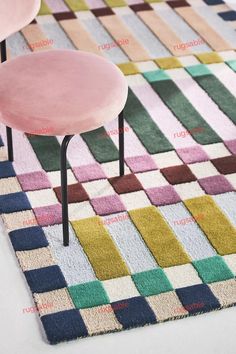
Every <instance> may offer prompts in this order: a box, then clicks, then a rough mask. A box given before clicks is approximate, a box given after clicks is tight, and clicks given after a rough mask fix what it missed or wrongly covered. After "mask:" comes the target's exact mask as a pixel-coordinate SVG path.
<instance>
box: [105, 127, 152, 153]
mask: <svg viewBox="0 0 236 354" xmlns="http://www.w3.org/2000/svg"><path fill="white" fill-rule="evenodd" d="M124 126H125V127H127V128H128V131H127V132H126V131H124V140H125V157H131V156H139V155H145V154H147V150H146V149H145V147H144V146H143V144H142V143H141V142H140V141H139V139H138V138H137V136H136V135H135V133H134V132H133V129H132V128H131V127H130V126H129V125H128V123H126V121H125V124H124ZM105 128H106V131H107V133H108V134H109V136H110V138H111V139H112V141H113V142H114V144H115V145H116V147H117V148H118V146H119V144H118V134H116V135H112V134H110V132H111V131H112V130H117V129H118V122H117V120H115V121H113V122H110V123H109V124H107V125H106V127H105Z"/></svg>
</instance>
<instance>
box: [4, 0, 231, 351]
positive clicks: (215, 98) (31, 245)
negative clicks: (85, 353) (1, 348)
mask: <svg viewBox="0 0 236 354" xmlns="http://www.w3.org/2000/svg"><path fill="white" fill-rule="evenodd" d="M235 10H236V5H235V4H233V2H232V1H230V0H228V1H225V2H223V1H221V0H205V1H204V2H203V1H201V0H196V1H194V0H188V1H183V0H177V1H167V2H166V3H165V2H159V1H155V0H154V1H153V0H150V1H149V0H147V1H145V2H143V1H142V0H126V1H124V0H105V2H103V1H102V0H85V1H83V0H65V1H63V0H44V1H43V3H42V8H41V11H40V15H39V16H38V17H37V18H36V20H35V21H34V22H33V23H32V24H30V25H29V26H27V27H26V28H24V29H23V30H22V31H21V32H20V33H18V34H16V35H14V36H12V37H11V38H9V40H8V41H7V43H8V48H9V56H15V55H20V54H22V53H26V52H29V51H30V50H35V51H36V50H44V49H48V48H50V49H52V48H71V49H81V50H87V51H93V52H95V53H97V54H100V55H104V56H105V57H107V58H109V59H111V60H112V61H113V62H114V63H116V64H117V65H119V67H120V68H121V70H122V71H123V72H124V73H125V74H126V75H127V80H128V83H129V88H130V89H129V97H128V102H127V106H126V109H125V134H124V135H125V156H126V159H125V161H126V170H125V176H124V177H122V178H117V177H116V176H117V175H118V150H117V147H118V131H117V121H116V122H112V123H111V124H109V125H107V126H105V127H104V128H100V129H98V130H96V131H93V132H91V133H86V134H82V135H81V136H77V137H74V138H73V140H72V141H71V143H70V146H69V150H68V175H69V202H70V204H69V214H70V221H71V227H70V246H69V247H63V246H62V227H61V206H60V188H59V186H60V173H59V169H60V166H59V146H60V145H59V144H60V142H61V140H62V138H61V137H58V138H56V137H50V136H48V137H38V136H33V135H31V136H27V137H26V136H24V135H22V134H21V133H19V132H17V131H14V144H15V162H14V163H13V165H12V164H11V163H10V162H8V161H7V157H6V149H5V148H4V146H3V142H2V141H0V160H1V162H0V178H1V179H0V212H1V214H2V219H3V222H4V224H5V226H6V229H7V231H8V232H9V235H10V240H11V242H12V246H13V248H14V250H15V252H16V256H17V258H18V261H19V264H20V266H21V268H22V270H23V272H24V275H25V278H26V281H27V283H28V286H29V287H30V289H31V291H32V293H33V297H34V300H35V303H36V305H37V308H38V311H39V315H40V319H41V321H42V325H43V327H44V330H45V332H46V335H47V338H48V341H49V342H50V343H51V344H55V343H58V342H61V341H68V340H71V339H75V338H79V337H86V336H92V335H96V334H101V333H108V332H115V331H121V330H124V329H129V328H132V327H139V326H144V325H148V324H153V323H158V322H163V321H166V320H171V319H177V318H181V317H185V316H189V315H195V314H198V313H204V312H208V311H212V310H216V309H220V308H223V307H228V306H233V305H235V304H236V281H235V274H236V212H235V210H236V191H235V190H236V125H235V123H236V99H235V97H236V52H235V51H234V49H235V48H236V35H235V28H236V11H235ZM39 75H43V73H40V72H39ZM61 75H63V73H61ZM78 94H79V90H78ZM42 132H44V133H48V134H49V135H50V127H42ZM39 133H40V132H39ZM1 135H2V139H3V141H4V142H5V141H6V139H5V129H4V127H3V126H1ZM49 304H50V306H49Z"/></svg>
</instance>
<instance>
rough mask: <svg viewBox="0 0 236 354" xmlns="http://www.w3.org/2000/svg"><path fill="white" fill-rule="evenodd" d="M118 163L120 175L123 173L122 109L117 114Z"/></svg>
mask: <svg viewBox="0 0 236 354" xmlns="http://www.w3.org/2000/svg"><path fill="white" fill-rule="evenodd" d="M119 164H120V176H123V175H124V171H125V165H124V111H122V112H121V113H120V114H119Z"/></svg>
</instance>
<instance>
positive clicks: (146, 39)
mask: <svg viewBox="0 0 236 354" xmlns="http://www.w3.org/2000/svg"><path fill="white" fill-rule="evenodd" d="M119 17H121V18H122V20H123V21H124V23H125V24H126V26H127V27H129V28H130V30H131V31H132V33H133V35H134V37H135V38H137V40H138V41H139V42H140V43H141V44H142V46H143V47H144V48H145V49H146V51H147V52H148V53H149V55H150V57H151V58H159V57H160V58H161V57H166V56H170V52H169V51H168V49H167V48H166V47H165V46H164V45H163V44H162V43H161V42H160V41H159V40H158V38H157V37H156V36H155V35H154V34H153V33H152V32H151V31H150V30H149V28H148V27H147V26H146V25H145V24H144V23H143V22H142V21H141V20H140V19H139V18H138V17H137V16H136V15H135V14H128V15H127V14H125V15H120V14H119Z"/></svg>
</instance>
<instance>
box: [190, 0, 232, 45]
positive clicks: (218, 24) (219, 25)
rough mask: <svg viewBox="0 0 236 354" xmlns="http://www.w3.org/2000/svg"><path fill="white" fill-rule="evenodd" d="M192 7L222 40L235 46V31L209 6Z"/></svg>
mask: <svg viewBox="0 0 236 354" xmlns="http://www.w3.org/2000/svg"><path fill="white" fill-rule="evenodd" d="M192 7H193V9H194V10H195V11H196V12H197V13H198V14H199V15H200V16H201V17H202V18H204V20H205V21H206V22H207V23H208V25H210V26H211V27H212V28H213V29H214V30H215V31H216V32H217V33H218V34H219V35H220V36H221V37H222V38H223V39H224V40H226V41H227V42H228V43H229V44H231V46H232V48H235V47H236V33H235V30H234V29H233V28H232V27H230V26H229V25H228V24H227V23H226V22H225V21H224V20H223V19H222V18H221V17H220V16H219V15H218V14H216V13H215V12H214V11H212V10H211V9H210V8H209V6H197V5H192Z"/></svg>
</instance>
